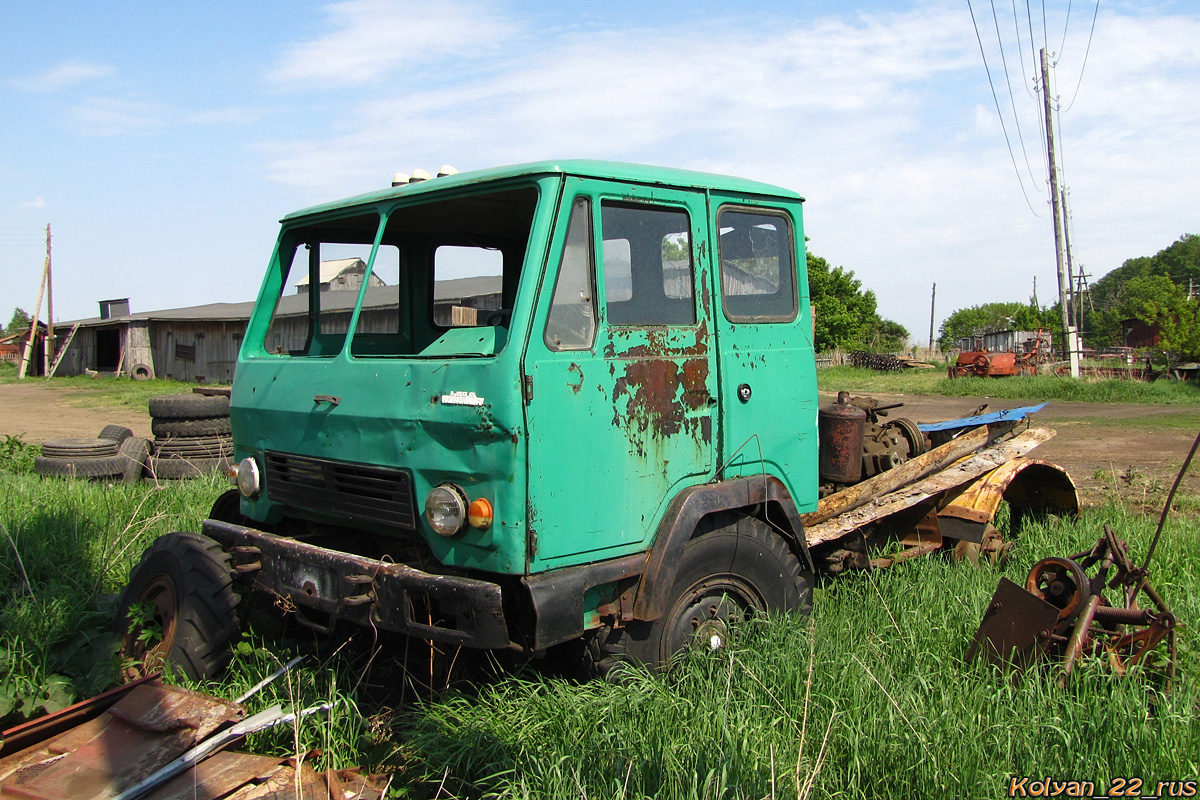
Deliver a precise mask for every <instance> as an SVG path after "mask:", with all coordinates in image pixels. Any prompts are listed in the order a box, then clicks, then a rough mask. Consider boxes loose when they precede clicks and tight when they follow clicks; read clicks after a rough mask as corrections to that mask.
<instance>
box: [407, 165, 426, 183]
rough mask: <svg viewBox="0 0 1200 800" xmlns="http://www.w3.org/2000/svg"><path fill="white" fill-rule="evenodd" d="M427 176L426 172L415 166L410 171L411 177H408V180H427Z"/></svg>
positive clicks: (410, 181) (411, 181)
mask: <svg viewBox="0 0 1200 800" xmlns="http://www.w3.org/2000/svg"><path fill="white" fill-rule="evenodd" d="M429 178H430V175H429V173H428V172H426V171H425V170H423V169H421V168H420V167H417V168H416V169H414V170H413V171H412V177H411V178H409V179H408V180H409V183H416V182H417V181H427V180H429Z"/></svg>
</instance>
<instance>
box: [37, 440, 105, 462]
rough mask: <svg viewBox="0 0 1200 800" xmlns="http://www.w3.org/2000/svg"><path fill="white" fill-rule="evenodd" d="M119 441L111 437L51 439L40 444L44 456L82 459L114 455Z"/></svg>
mask: <svg viewBox="0 0 1200 800" xmlns="http://www.w3.org/2000/svg"><path fill="white" fill-rule="evenodd" d="M118 445H119V443H118V442H116V441H114V440H112V439H51V440H50V441H48V442H44V443H43V444H42V455H43V456H45V457H46V458H58V459H77V458H79V459H82V458H103V457H105V456H115V455H116V454H117V447H118Z"/></svg>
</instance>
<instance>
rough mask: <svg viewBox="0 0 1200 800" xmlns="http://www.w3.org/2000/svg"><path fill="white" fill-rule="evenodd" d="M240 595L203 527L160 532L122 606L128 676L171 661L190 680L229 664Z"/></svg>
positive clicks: (120, 628)
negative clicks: (201, 529) (199, 532)
mask: <svg viewBox="0 0 1200 800" xmlns="http://www.w3.org/2000/svg"><path fill="white" fill-rule="evenodd" d="M239 600H240V598H239V596H238V594H237V592H236V591H234V588H233V569H232V565H231V561H230V558H229V555H228V554H227V553H225V551H224V550H222V549H221V546H220V545H219V544H217V543H216V542H215V541H213V540H212V539H210V538H208V537H207V536H201V535H200V534H197V533H183V532H176V533H168V534H166V535H164V536H161V537H159V538H158V539H157V540H156V541H155V542H154V543H153V544H152V545H150V547H149V548H147V550H146V552H145V553H144V554H143V555H142V560H141V561H140V562H139V563H138V565H137V566H136V567H134V568H133V572H132V573H130V576H129V583H128V585H127V586H126V587H125V591H123V592H122V593H121V599H120V601H119V603H118V604H117V618H116V620H115V623H114V625H115V628H116V632H117V634H118V635H119V636H120V637H121V656H122V658H123V659H124V660H125V661H126V662H127V666H126V667H125V668H124V669H125V672H126V674H127V676H128V677H133V676H134V675H136V674H140V673H144V672H149V671H151V670H153V669H157V668H159V667H160V666H161V665H162V664H163V663H164V662H166V663H169V664H171V665H172V666H174V667H176V668H178V669H179V670H180V671H182V672H183V674H185V675H186V676H187V677H189V678H191V679H192V680H198V679H200V678H212V677H215V676H216V675H217V674H218V673H219V672H220V671H221V670H223V669H224V668H225V667H226V665H227V664H228V663H229V659H230V653H231V651H230V642H231V640H232V639H233V637H234V635H236V633H237V630H238V619H237V605H238V601H239Z"/></svg>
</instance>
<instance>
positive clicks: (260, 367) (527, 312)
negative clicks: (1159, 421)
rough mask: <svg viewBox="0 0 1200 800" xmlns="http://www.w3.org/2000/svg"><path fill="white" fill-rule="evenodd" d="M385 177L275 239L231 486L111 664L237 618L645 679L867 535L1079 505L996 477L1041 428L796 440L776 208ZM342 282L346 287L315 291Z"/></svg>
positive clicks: (773, 601) (165, 559)
mask: <svg viewBox="0 0 1200 800" xmlns="http://www.w3.org/2000/svg"><path fill="white" fill-rule="evenodd" d="M397 183H399V185H396V183H394V184H393V186H392V187H391V188H389V189H385V190H382V191H378V192H375V193H372V194H367V195H363V196H360V197H355V198H351V199H348V200H344V201H340V202H336V203H330V204H327V205H323V206H318V207H315V208H311V209H308V210H305V211H302V212H299V213H295V214H291V215H289V216H287V217H285V218H284V219H283V221H282V230H281V232H280V234H279V238H278V242H277V245H276V248H275V252H274V255H273V256H272V258H271V261H270V265H269V267H268V269H267V274H266V278H265V280H264V281H263V284H262V289H261V291H260V293H259V296H258V301H257V304H256V307H255V310H254V313H253V316H252V317H251V319H250V322H249V325H248V327H247V329H246V332H245V337H244V340H243V342H242V346H241V352H240V356H239V359H238V364H237V371H236V378H235V380H234V383H233V388H232V394H231V401H230V415H231V419H232V429H233V438H234V445H235V450H236V459H237V460H238V466H237V475H236V484H237V489H236V490H231V491H230V492H229V493H228V494H227V495H226V496H224V497H222V498H221V499H220V500H219V501H218V502H217V504H216V505H215V506H214V508H213V511H212V515H211V519H208V520H207V521H205V522H204V524H203V529H202V533H182V532H181V533H173V534H168V535H166V536H164V537H162V538H160V539H159V540H158V541H157V542H156V543H154V544H153V545H152V546H151V547H150V548H149V549H148V550H147V552H146V553H145V555H144V556H143V559H142V561H141V563H140V564H139V565H138V566H137V567H136V568H135V570H134V572H133V574H132V576H131V579H130V583H129V585H128V586H127V587H126V590H125V592H124V594H123V596H122V600H121V608H122V612H121V618H120V620H119V622H118V625H119V626H120V629H121V631H122V632H123V633H124V638H125V648H124V649H125V655H126V656H128V657H131V658H137V659H145V660H147V661H150V660H155V659H163V658H166V659H167V660H169V661H172V662H174V663H175V664H176V665H177V666H178V667H180V668H181V669H182V670H183V671H184V672H185V673H187V674H189V675H191V676H200V675H212V674H214V673H215V672H217V671H219V670H220V669H222V668H223V667H224V665H225V664H226V663H227V662H228V660H229V657H230V647H231V642H232V641H233V639H234V638H235V637H236V635H237V632H238V629H239V615H240V614H241V613H242V609H243V608H244V607H245V606H246V603H245V602H243V601H244V600H246V599H247V598H248V597H250V596H251V595H257V596H259V597H264V596H265V597H268V598H274V599H275V600H276V601H277V602H278V603H279V604H280V605H282V606H285V607H286V608H287V609H288V610H289V611H290V612H291V613H292V614H293V615H294V617H295V618H296V619H297V620H298V621H300V622H302V623H304V624H306V625H309V626H312V627H315V628H321V629H328V628H330V627H332V625H333V624H334V623H335V622H337V621H338V620H343V621H348V622H350V623H358V624H362V625H371V626H374V627H376V628H380V629H387V630H392V631H399V632H403V633H407V634H410V635H415V636H419V637H424V638H427V639H431V640H435V641H439V642H444V643H450V644H456V645H463V646H466V647H472V648H482V649H501V648H507V649H512V650H516V651H520V652H523V653H528V654H534V655H536V654H540V653H544V652H546V651H547V650H548V649H550V648H552V647H555V646H557V645H563V644H565V643H575V644H576V645H579V644H582V645H583V646H582V647H580V648H579V650H580V652H582V653H583V654H584V658H585V659H586V660H589V661H590V663H591V665H592V666H595V667H596V668H598V670H600V671H603V669H604V668H605V666H606V665H608V664H610V663H611V661H612V660H613V659H617V658H632V659H636V660H638V661H641V662H643V663H646V664H648V665H650V666H651V667H661V666H663V665H665V664H667V663H668V662H669V660H670V658H671V657H672V656H673V654H675V653H677V652H678V651H681V650H683V649H686V648H687V647H689V646H702V647H720V646H721V644H722V643H723V642H724V640H725V637H726V635H727V633H728V630H729V626H730V625H731V623H736V622H738V621H739V620H744V619H746V618H747V617H749V616H750V615H752V614H755V613H761V612H770V613H776V612H791V611H798V610H805V609H807V608H809V606H810V603H811V596H812V586H813V579H814V578H813V575H814V572H815V571H816V570H817V569H818V568H823V567H832V568H833V570H834V571H837V570H838V569H840V568H842V567H843V566H844V565H846V564H847V563H860V564H867V563H870V559H868V558H867V556H866V554H865V549H864V545H865V544H866V543H867V542H873V541H875V540H877V539H879V538H880V537H881V536H883V535H890V536H891V537H892V541H894V542H897V543H898V544H897V546H898V547H900V553H899V555H900V557H903V556H904V555H905V554H915V553H923V552H928V551H930V550H934V549H942V548H947V549H948V548H950V547H952V546H954V544H955V542H957V543H958V546H959V548H960V550H961V548H962V546H963V545H968V546H970V545H974V547H975V548H976V552H978V550H979V549H980V548H983V549H985V550H988V549H990V550H992V551H993V552H994V551H995V549H996V546H997V543H998V536H997V534H996V532H995V531H994V529H993V528H992V526H991V525H990V521H991V518H992V515H993V514H994V513H995V511H996V508H997V506H998V505H999V503H1000V502H1002V501H1005V500H1006V501H1008V502H1009V504H1010V505H1011V506H1013V509H1014V514H1013V516H1014V518H1016V517H1018V516H1019V515H1020V513H1023V512H1025V511H1045V510H1059V511H1068V512H1069V511H1074V510H1077V506H1078V504H1077V499H1076V496H1075V490H1074V487H1073V486H1072V484H1071V482H1070V479H1069V478H1068V477H1067V476H1066V474H1065V473H1064V472H1063V471H1062V470H1060V469H1058V468H1057V467H1054V466H1053V465H1049V464H1045V463H1043V462H1038V461H1033V460H1030V459H1025V458H1021V457H1020V456H1021V455H1022V454H1023V453H1024V452H1025V451H1026V450H1028V449H1029V448H1030V447H1032V446H1034V445H1035V444H1036V443H1037V442H1038V441H1044V440H1045V438H1047V437H1048V436H1049V435H1052V432H1041V433H1038V429H1031V430H1028V431H1025V433H1024V434H1021V436H1018V437H1017V438H1016V439H1011V438H1009V437H1008V436H1006V434H1010V431H1011V429H1012V428H1013V424H1012V423H1006V424H995V423H994V424H992V425H991V426H984V427H981V428H978V429H976V430H975V431H973V432H971V433H969V434H966V435H963V436H958V437H957V438H953V439H951V441H949V442H947V443H945V444H943V445H941V446H940V447H937V448H934V449H933V450H931V451H930V452H926V450H929V442H928V440H927V439H926V438H925V437H924V435H923V434H922V433H921V431H919V430H918V429H917V427H916V426H915V425H913V424H912V423H911V422H909V421H907V420H895V421H892V422H883V421H882V420H880V419H879V417H880V416H883V415H885V413H886V412H884V411H883V410H880V411H879V413H876V411H875V409H874V408H873V407H872V406H871V405H870V404H869V403H864V402H862V401H854V402H847V400H846V398H842V399H841V401H840V403H839V404H837V405H836V406H835V407H834V408H832V410H831V415H830V416H829V418H828V420H827V419H826V418H825V417H824V416H822V424H821V425H820V426H819V425H818V417H819V413H818V412H819V409H818V398H817V382H816V370H815V362H814V353H813V327H812V316H811V310H810V304H809V295H808V285H807V271H806V269H805V264H806V261H805V249H804V241H805V237H804V228H803V224H802V218H801V207H802V202H803V199H802V198H801V197H800V196H799V195H797V194H795V193H793V192H791V191H788V190H786V189H781V188H778V187H775V186H770V185H767V184H763V183H758V182H754V181H749V180H741V179H736V178H730V177H724V176H717V175H708V174H702V173H696V172H687V171H682V170H672V169H660V168H652V167H643V166H635V165H628V164H616V163H607V162H595V161H563V162H554V163H549V162H548V163H537V164H527V165H521V166H514V167H506V168H498V169H492V170H484V171H478V172H472V173H463V174H449V175H444V176H442V175H439V177H436V178H433V179H427V180H420V181H417V180H412V181H407V182H397ZM351 258H356V259H359V260H360V261H361V262H362V263H361V264H360V272H361V273H362V274H363V275H364V276H365V277H364V278H363V279H362V280H361V285H360V286H359V287H358V289H357V291H353V290H348V289H343V290H340V291H339V290H336V289H329V290H323V288H322V284H323V283H328V282H329V280H330V276H329V273H328V270H327V269H324V268H323V265H326V264H329V263H331V262H337V263H340V264H344V263H348V261H347V260H348V259H351ZM480 276H482V277H480ZM471 280H474V281H475V282H476V285H475V287H474V294H469V293H468V294H464V293H463V292H462V291H459V292H458V294H456V291H458V289H461V288H462V287H461V285H460V284H462V283H463V282H464V281H466V282H470V281H471ZM481 281H482V283H481ZM485 284H486V285H485ZM481 286H482V287H483V290H482V293H481V289H480V287H481ZM456 287H458V289H456ZM468 288H469V287H468ZM296 295H301V296H302V297H301V298H300V299H299V300H297V299H296ZM460 295H461V297H465V298H467V299H465V300H459V301H457V305H456V301H455V300H454V298H455V297H459V296H460ZM480 297H483V298H484V300H483V301H480V299H479V298H480ZM289 298H292V299H290V300H289ZM447 298H450V300H449V304H450V307H449V308H447V307H446V306H447V302H446V301H447ZM471 298H474V299H471ZM472 302H473V303H475V306H474V307H473V306H472V305H471V303H472ZM297 303H299V305H300V311H299V313H298V314H290V315H289V312H288V311H287V309H288V308H290V307H293V306H295V305H296V304H297ZM289 304H290V305H289ZM297 331H299V335H298V336H297V335H295V334H296V332H297ZM289 332H290V333H289ZM856 403H857V406H856V405H855V404H856ZM863 417H869V419H868V420H864V419H863ZM826 423H828V424H826ZM819 428H820V429H821V430H826V429H827V431H826V439H827V442H826V443H825V444H826V447H825V450H821V443H820V442H819V439H820V438H821V437H820V433H819ZM1022 437H1024V438H1022ZM820 464H824V466H825V468H824V469H821V468H819V465H820ZM964 464H965V465H966V466H964ZM892 467H895V469H892ZM864 478H869V480H865V481H864V480H863V479H864ZM839 490H840V491H839ZM822 498H824V499H822ZM890 560H891V558H884V559H882V560H880V559H876V563H888V562H889V561H890ZM131 606H134V607H136V608H137V609H138V610H137V611H136V612H135V613H134V614H132V615H127V613H126V612H127V610H128V609H129V608H130V607H131ZM131 618H132V619H131ZM150 618H153V620H154V623H155V624H156V626H157V627H159V628H161V630H162V637H161V639H160V640H157V641H154V640H150V639H149V637H146V636H142V635H139V634H140V633H141V632H142V631H141V627H142V626H143V625H146V624H148V623H149V621H150ZM147 642H149V647H147Z"/></svg>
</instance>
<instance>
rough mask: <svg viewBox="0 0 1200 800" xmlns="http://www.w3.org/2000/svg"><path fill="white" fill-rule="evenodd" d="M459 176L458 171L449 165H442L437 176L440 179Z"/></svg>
mask: <svg viewBox="0 0 1200 800" xmlns="http://www.w3.org/2000/svg"><path fill="white" fill-rule="evenodd" d="M457 174H458V170H457V169H455V168H454V167H452V166H450V165H449V164H442V166H441V168H440V169H439V170H438V174H437V176H438V177H439V178H445V177H446V176H447V175H457Z"/></svg>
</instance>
